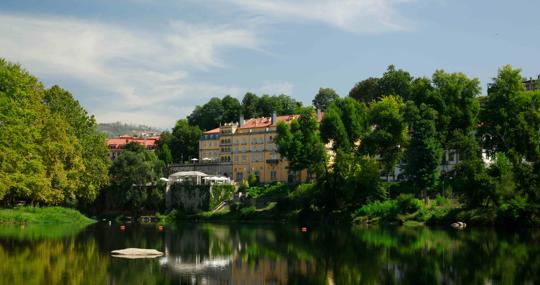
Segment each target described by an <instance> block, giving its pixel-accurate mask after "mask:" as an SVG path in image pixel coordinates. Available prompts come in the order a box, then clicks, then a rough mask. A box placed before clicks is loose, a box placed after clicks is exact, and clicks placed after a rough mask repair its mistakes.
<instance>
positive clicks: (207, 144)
mask: <svg viewBox="0 0 540 285" xmlns="http://www.w3.org/2000/svg"><path fill="white" fill-rule="evenodd" d="M223 129H228V127H222V130H221V131H222V132H223ZM232 131H234V132H233V135H232V136H222V137H221V138H220V139H216V140H201V141H200V142H199V148H200V152H199V153H200V158H201V159H202V158H204V157H209V158H210V157H215V156H214V155H212V156H210V154H211V153H215V152H216V151H217V152H218V153H219V155H218V158H219V157H221V159H224V157H230V160H231V163H232V178H233V179H234V180H236V181H239V180H241V179H239V176H238V173H242V179H248V177H249V174H250V173H255V172H256V171H258V172H259V181H260V182H262V183H270V182H274V181H280V182H287V181H288V178H289V171H288V169H287V166H288V162H287V161H285V160H283V159H281V156H280V155H279V153H277V146H276V144H275V143H274V140H275V138H276V135H277V133H276V127H275V126H270V127H268V128H253V129H251V132H250V129H236V128H234V129H232ZM224 139H230V144H229V143H228V142H227V143H225V144H224V143H223V140H224ZM229 149H230V152H229V151H228V150H229ZM224 150H225V151H224ZM269 160H272V161H273V162H272V163H268V162H267V161H269ZM272 172H275V177H272ZM297 179H300V181H306V179H307V172H306V171H302V172H301V173H299V174H297Z"/></svg>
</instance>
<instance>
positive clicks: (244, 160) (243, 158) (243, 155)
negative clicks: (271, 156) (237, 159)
mask: <svg viewBox="0 0 540 285" xmlns="http://www.w3.org/2000/svg"><path fill="white" fill-rule="evenodd" d="M242 162H246V155H245V154H242Z"/></svg>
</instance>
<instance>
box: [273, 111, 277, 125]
mask: <svg viewBox="0 0 540 285" xmlns="http://www.w3.org/2000/svg"><path fill="white" fill-rule="evenodd" d="M275 124H277V113H276V111H274V112H272V125H275Z"/></svg>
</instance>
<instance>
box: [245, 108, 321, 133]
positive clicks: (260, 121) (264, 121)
mask: <svg viewBox="0 0 540 285" xmlns="http://www.w3.org/2000/svg"><path fill="white" fill-rule="evenodd" d="M299 117H300V115H298V114H295V115H283V116H277V118H276V119H277V122H278V123H279V122H285V123H290V122H291V121H292V120H294V119H298V118H299ZM323 117H324V112H321V119H322V118H323ZM271 125H272V118H271V117H261V118H252V119H249V120H246V122H245V123H244V125H243V126H241V127H240V129H254V128H266V127H269V126H271Z"/></svg>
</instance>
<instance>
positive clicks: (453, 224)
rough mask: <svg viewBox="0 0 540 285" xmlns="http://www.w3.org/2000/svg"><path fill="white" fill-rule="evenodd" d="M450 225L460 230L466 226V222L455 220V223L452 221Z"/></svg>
mask: <svg viewBox="0 0 540 285" xmlns="http://www.w3.org/2000/svg"><path fill="white" fill-rule="evenodd" d="M451 226H452V228H454V229H458V230H462V229H464V228H466V227H467V224H466V223H464V222H456V223H452V225H451Z"/></svg>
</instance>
